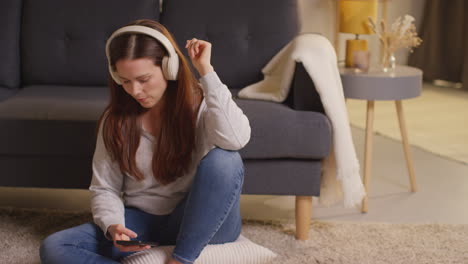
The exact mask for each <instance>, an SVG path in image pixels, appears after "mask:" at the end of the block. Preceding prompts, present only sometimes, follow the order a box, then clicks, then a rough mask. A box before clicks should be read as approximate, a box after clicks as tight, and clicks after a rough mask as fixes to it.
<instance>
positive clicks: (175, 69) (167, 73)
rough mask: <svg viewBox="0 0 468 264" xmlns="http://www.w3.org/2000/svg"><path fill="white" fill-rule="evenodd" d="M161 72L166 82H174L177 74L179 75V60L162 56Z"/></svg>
mask: <svg viewBox="0 0 468 264" xmlns="http://www.w3.org/2000/svg"><path fill="white" fill-rule="evenodd" d="M162 71H163V73H164V77H166V80H171V81H175V80H177V74H178V73H179V58H178V57H177V56H176V57H174V58H171V57H168V56H164V57H163V60H162Z"/></svg>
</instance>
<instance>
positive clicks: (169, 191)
mask: <svg viewBox="0 0 468 264" xmlns="http://www.w3.org/2000/svg"><path fill="white" fill-rule="evenodd" d="M200 83H201V86H202V89H203V94H204V99H203V101H202V103H201V105H200V108H199V111H198V115H197V123H196V148H195V149H196V150H195V151H194V153H193V154H192V155H193V163H192V165H191V168H190V170H189V172H188V173H187V174H186V175H184V176H183V177H181V178H179V179H177V180H176V181H175V182H173V183H171V184H169V185H166V186H163V185H161V184H160V183H159V182H158V181H157V180H156V179H155V178H154V177H153V173H152V166H151V159H152V157H153V147H154V143H155V142H156V141H155V138H153V136H152V135H151V134H149V133H148V132H146V131H144V130H143V134H142V135H141V139H140V145H139V147H138V150H137V153H136V161H137V166H138V168H139V169H140V170H141V172H142V173H143V174H144V176H145V179H144V180H142V181H137V180H136V179H135V178H134V177H133V176H130V175H128V174H123V173H122V172H121V171H120V169H119V166H118V164H117V163H116V162H113V161H112V160H111V159H110V156H109V154H108V152H107V150H106V148H105V146H104V141H103V138H102V134H101V128H100V129H99V133H98V138H97V142H96V149H95V152H94V157H93V163H92V167H93V177H92V182H91V186H90V187H89V189H90V191H91V193H92V199H91V209H92V213H93V218H94V222H95V223H96V224H97V225H98V226H99V227H100V228H101V229H102V230H103V232H104V233H106V232H107V228H108V227H109V225H112V224H122V225H125V219H124V206H132V207H136V208H139V209H141V210H143V211H145V212H147V213H151V214H156V215H165V214H169V213H170V212H172V210H173V209H174V208H175V207H176V205H177V204H178V203H179V202H180V201H181V200H182V199H183V197H184V196H185V195H186V193H187V191H188V189H189V187H190V185H191V183H192V179H193V176H194V175H195V173H196V168H197V166H198V164H199V163H200V160H201V159H202V158H203V157H204V156H205V155H206V154H207V153H208V152H209V151H210V150H211V149H213V148H214V147H215V146H216V147H219V148H223V149H227V150H239V149H241V148H243V147H244V146H245V145H246V144H247V142H248V141H249V140H250V124H249V120H248V119H247V117H246V116H245V115H244V113H243V112H242V110H241V109H240V108H239V107H238V106H237V105H236V103H235V102H234V101H233V100H232V95H231V93H230V91H229V89H228V88H227V86H226V85H224V84H223V83H222V82H221V80H220V79H219V78H218V75H217V74H216V73H215V72H211V73H208V74H206V75H205V76H203V77H202V78H200ZM122 192H123V197H122V198H123V199H121V193H122Z"/></svg>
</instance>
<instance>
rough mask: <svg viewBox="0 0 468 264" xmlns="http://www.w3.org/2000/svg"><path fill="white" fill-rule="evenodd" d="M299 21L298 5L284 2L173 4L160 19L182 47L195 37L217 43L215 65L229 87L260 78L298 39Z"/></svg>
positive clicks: (169, 3)
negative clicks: (276, 58) (275, 58)
mask: <svg viewBox="0 0 468 264" xmlns="http://www.w3.org/2000/svg"><path fill="white" fill-rule="evenodd" d="M297 19H298V15H297V3H296V1H285V0H251V1H219V0H204V1H203V3H200V2H199V1H187V0H169V1H164V2H163V8H162V14H161V23H163V24H164V25H165V26H166V27H167V28H168V29H169V31H171V32H172V33H173V35H174V37H175V38H176V40H177V43H178V44H179V46H181V47H182V48H183V47H184V46H185V41H186V40H188V39H192V38H194V37H195V38H199V39H204V40H207V41H210V42H211V43H212V44H213V50H212V53H213V54H212V56H211V58H212V64H213V66H214V68H215V69H216V71H217V72H218V75H219V76H220V77H221V80H223V82H224V83H226V85H227V86H228V87H230V88H241V87H244V86H246V85H249V84H252V83H254V82H257V81H259V80H261V79H262V77H263V76H262V74H261V69H262V67H263V66H265V65H266V64H267V63H268V61H270V59H271V58H272V57H273V56H274V55H275V54H276V53H277V52H278V51H279V50H280V49H281V48H282V47H283V46H285V45H286V44H287V43H288V42H289V41H290V40H291V39H292V38H293V37H294V36H295V35H296V34H297V32H298V21H297ZM182 50H183V52H184V53H185V55H187V53H186V50H185V49H182Z"/></svg>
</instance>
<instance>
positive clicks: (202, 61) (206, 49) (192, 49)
mask: <svg viewBox="0 0 468 264" xmlns="http://www.w3.org/2000/svg"><path fill="white" fill-rule="evenodd" d="M185 48H186V49H187V52H188V54H189V56H190V59H191V60H192V64H193V66H194V67H195V69H197V71H198V73H199V74H200V76H204V75H205V74H207V73H209V72H212V71H214V69H213V66H211V62H210V61H211V43H209V42H208V41H204V40H201V39H196V38H193V39H191V40H187V43H186V44H185Z"/></svg>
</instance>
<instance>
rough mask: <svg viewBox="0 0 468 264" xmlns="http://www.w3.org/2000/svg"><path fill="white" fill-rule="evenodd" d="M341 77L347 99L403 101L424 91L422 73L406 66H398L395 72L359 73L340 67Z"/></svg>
mask: <svg viewBox="0 0 468 264" xmlns="http://www.w3.org/2000/svg"><path fill="white" fill-rule="evenodd" d="M340 75H341V82H342V83H343V91H344V95H345V97H346V98H352V99H364V100H402V99H408V98H413V97H417V96H419V95H420V94H421V90H422V75H423V73H422V71H421V70H420V69H418V68H414V67H410V66H405V65H397V67H396V68H395V70H394V71H393V72H383V71H382V70H380V69H370V70H369V71H368V72H357V71H356V70H355V69H352V68H342V67H340Z"/></svg>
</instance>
